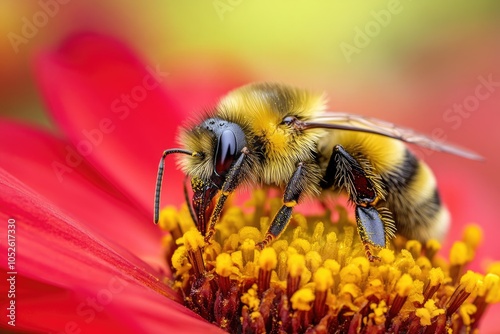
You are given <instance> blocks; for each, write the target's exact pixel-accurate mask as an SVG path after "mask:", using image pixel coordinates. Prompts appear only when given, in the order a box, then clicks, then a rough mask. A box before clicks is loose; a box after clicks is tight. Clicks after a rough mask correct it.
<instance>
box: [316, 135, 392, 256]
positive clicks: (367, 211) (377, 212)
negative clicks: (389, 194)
mask: <svg viewBox="0 0 500 334" xmlns="http://www.w3.org/2000/svg"><path fill="white" fill-rule="evenodd" d="M321 185H322V187H323V188H329V187H331V186H336V187H338V188H341V189H345V191H346V192H347V194H348V196H349V199H350V200H351V201H352V202H353V203H354V205H355V206H356V223H357V228H358V233H359V236H360V238H361V241H362V242H363V246H364V249H365V252H366V255H367V257H368V259H369V260H370V261H373V260H375V259H377V257H376V256H374V255H373V254H372V253H371V247H370V246H375V247H386V244H387V242H388V240H390V239H391V238H392V237H394V234H395V231H396V228H395V225H394V221H393V219H392V215H391V213H390V211H389V210H387V209H386V208H383V207H376V204H377V202H378V201H379V200H380V199H382V198H383V196H384V191H383V187H382V183H381V178H380V176H378V175H376V174H375V173H374V172H373V168H372V166H371V164H370V162H369V161H367V160H366V159H363V158H362V157H359V158H355V157H353V156H352V155H351V154H349V153H348V152H347V151H346V150H345V149H344V147H343V146H341V145H336V146H335V147H334V148H333V152H332V156H331V157H330V161H329V162H328V166H327V168H326V174H325V177H324V179H323V182H322V184H321Z"/></svg>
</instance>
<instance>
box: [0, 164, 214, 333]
mask: <svg viewBox="0 0 500 334" xmlns="http://www.w3.org/2000/svg"><path fill="white" fill-rule="evenodd" d="M0 207H1V208H2V212H0V219H1V220H2V221H4V222H7V221H8V220H9V218H12V219H15V226H16V229H15V231H16V233H15V238H16V239H15V240H16V242H17V245H19V247H18V248H17V253H16V261H15V268H9V271H12V270H16V271H18V272H19V278H20V280H21V281H24V282H26V281H25V278H28V279H30V280H29V281H28V284H26V285H22V288H20V290H19V293H20V295H19V296H18V297H16V301H17V302H18V305H22V304H23V300H26V304H24V305H25V307H27V309H26V313H25V314H32V313H34V314H37V313H38V312H39V311H40V310H39V308H42V309H44V310H50V312H51V314H54V312H55V313H57V314H59V315H63V316H67V317H68V318H61V317H59V316H58V318H59V319H53V321H52V320H50V321H47V319H46V320H45V321H44V320H43V318H37V317H36V316H34V317H18V319H17V323H18V324H19V328H29V329H33V328H37V329H39V330H40V329H44V330H46V329H48V328H47V327H45V326H50V329H51V330H64V329H63V328H64V327H60V326H61V325H63V326H65V324H66V323H67V322H69V321H72V320H74V319H75V317H76V319H78V320H79V323H80V324H82V323H83V324H84V325H87V324H89V323H91V322H92V321H93V319H92V320H91V321H88V322H87V321H85V318H84V317H85V314H86V313H85V311H86V310H88V311H89V312H90V309H91V308H94V309H95V310H97V309H101V311H103V310H104V306H106V309H109V314H111V315H110V319H112V320H114V321H117V320H119V321H120V323H123V324H125V325H126V326H127V327H128V328H129V329H132V331H133V330H134V329H140V328H149V329H151V330H152V331H158V330H162V329H165V328H168V327H175V326H177V325H178V323H177V321H182V319H185V320H186V321H188V322H189V323H190V326H193V328H195V329H200V330H207V328H208V324H207V323H206V322H204V321H201V320H199V318H198V317H197V316H195V315H194V314H193V313H191V311H189V310H187V309H185V308H183V307H181V306H180V305H179V304H176V303H174V302H173V301H172V300H175V299H179V297H178V296H177V295H176V294H175V293H174V292H173V291H172V290H171V289H170V288H169V287H168V286H167V285H166V284H164V283H163V282H162V280H161V279H162V278H161V277H158V276H157V275H155V274H154V273H153V271H152V270H151V268H149V267H148V266H147V265H146V264H145V263H142V262H141V261H139V260H138V259H133V258H132V257H131V256H129V255H128V254H123V253H122V254H120V253H117V252H115V251H114V250H112V249H111V248H110V247H109V246H108V245H107V244H106V243H105V242H104V241H103V240H99V239H98V238H97V237H96V236H95V235H92V233H90V232H88V231H85V230H83V228H82V227H81V226H80V224H79V223H78V222H76V221H74V220H73V219H71V218H70V217H68V216H66V215H65V214H64V213H62V212H60V211H59V210H58V209H57V208H55V207H53V206H52V205H50V204H48V203H46V202H45V201H44V199H43V197H41V196H40V195H38V194H36V193H34V192H32V191H31V190H30V189H29V188H27V187H26V186H25V185H23V184H22V183H20V182H19V181H18V180H17V179H15V178H14V177H12V176H11V175H9V174H8V173H7V172H5V171H4V170H3V169H0ZM0 232H1V233H2V234H3V235H7V224H1V227H0ZM137 242H143V241H142V240H140V239H138V240H137ZM21 244H22V245H23V247H20V246H21ZM0 251H1V252H2V253H4V254H6V253H7V247H6V245H4V244H3V243H2V244H1V245H0ZM6 265H7V263H5V262H3V263H2V264H1V266H2V268H3V269H5V270H6V271H7V267H6ZM37 282H42V283H44V284H38V283H37ZM49 287H59V288H61V289H50V288H49ZM42 288H43V289H44V290H45V289H47V288H48V289H49V291H52V292H54V294H51V296H52V297H50V298H48V299H45V297H47V295H45V294H44V293H43V291H40V290H41V289H42ZM26 289H27V290H26ZM65 291H67V292H65ZM36 297H41V298H43V299H42V300H40V302H39V303H37V300H36ZM166 297H168V298H166ZM169 298H170V299H169ZM89 299H90V301H89ZM58 301H61V302H62V303H58ZM92 301H93V302H94V303H97V305H98V306H92V307H91V306H88V307H87V306H86V304H89V305H91V302H92ZM113 301H116V302H113ZM125 301H128V302H129V305H127V303H125ZM45 302H46V303H45ZM82 303H83V306H82ZM130 304H135V307H136V309H139V308H142V309H141V313H140V314H137V313H135V312H130V310H131V308H130V306H131V305H130ZM42 305H43V306H42ZM145 305H155V306H156V307H155V308H154V309H148V308H144V307H143V306H145ZM48 306H52V307H49V308H48ZM30 307H33V309H30ZM68 310H73V312H69V313H68ZM58 311H61V313H58ZM160 311H161V313H160V314H161V315H162V317H163V318H162V320H163V321H162V322H155V321H154V319H156V318H157V317H158V316H159V314H158V312H160ZM99 312H100V311H99ZM41 313H42V314H43V311H42V312H41ZM105 313H108V311H106V312H105ZM104 317H105V318H106V317H107V316H104ZM49 318H52V317H49ZM54 318H56V317H54ZM82 318H83V322H82ZM148 318H151V319H152V322H151V323H149V324H144V323H143V322H144V320H145V319H148ZM171 318H173V319H175V320H174V321H172V320H171ZM60 320H64V321H60ZM101 324H102V326H105V328H108V327H109V326H108V324H107V323H106V322H101V321H96V322H95V323H93V324H92V325H91V327H94V326H97V327H98V328H99V326H100V325H101ZM160 325H161V327H156V326H160ZM52 326H54V327H52ZM105 328H101V329H103V330H104V329H105ZM190 328H191V327H190ZM153 329H154V330H153Z"/></svg>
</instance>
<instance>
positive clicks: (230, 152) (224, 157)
mask: <svg viewBox="0 0 500 334" xmlns="http://www.w3.org/2000/svg"><path fill="white" fill-rule="evenodd" d="M237 146H238V145H237V143H236V136H235V134H234V132H233V131H231V130H224V131H223V132H222V133H221V135H220V136H219V140H218V143H217V151H216V152H215V172H216V173H217V175H219V176H223V175H225V174H226V173H227V172H228V171H229V168H231V165H232V163H233V161H234V159H235V158H236V153H237V149H238V147H237Z"/></svg>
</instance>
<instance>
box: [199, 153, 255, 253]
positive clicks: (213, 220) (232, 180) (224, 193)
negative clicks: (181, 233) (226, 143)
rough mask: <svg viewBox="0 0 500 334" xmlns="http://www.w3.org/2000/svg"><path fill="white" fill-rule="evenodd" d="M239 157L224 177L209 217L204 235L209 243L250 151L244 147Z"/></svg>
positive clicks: (238, 181)
mask: <svg viewBox="0 0 500 334" xmlns="http://www.w3.org/2000/svg"><path fill="white" fill-rule="evenodd" d="M241 153H242V154H241V155H240V157H239V158H238V160H236V162H235V163H234V165H233V167H232V168H231V170H230V171H229V173H228V174H227V177H226V181H225V182H224V184H223V185H222V189H221V190H220V192H221V195H220V196H219V199H218V200H217V204H216V205H215V209H214V211H213V213H212V216H211V217H210V225H209V226H208V230H207V233H206V234H205V241H206V242H208V243H209V242H210V241H211V240H212V237H213V236H214V234H215V224H217V222H218V221H219V218H220V215H221V213H222V208H223V207H224V203H225V202H226V200H227V198H228V196H229V195H230V194H231V193H232V192H233V191H234V190H235V189H236V187H238V185H239V183H240V180H241V166H242V165H243V161H244V160H245V157H246V156H247V154H249V153H250V151H249V150H248V149H247V148H246V147H244V148H243V150H241Z"/></svg>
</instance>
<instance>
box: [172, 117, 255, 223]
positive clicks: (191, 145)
mask: <svg viewBox="0 0 500 334" xmlns="http://www.w3.org/2000/svg"><path fill="white" fill-rule="evenodd" d="M180 141H181V142H182V143H183V145H184V146H185V148H186V149H187V150H189V151H191V152H196V153H197V154H195V155H191V156H188V155H183V156H182V157H181V159H180V166H181V168H182V170H183V171H184V172H185V174H186V175H188V176H189V177H190V178H191V187H192V190H193V197H192V206H193V209H194V214H195V216H196V218H197V220H198V225H199V227H201V228H200V230H201V231H202V232H204V231H203V226H204V222H206V221H207V219H208V217H210V215H211V211H212V210H211V209H212V200H213V198H214V197H215V195H216V194H217V191H218V190H219V189H220V188H221V187H222V185H223V184H224V181H225V179H226V176H227V174H228V173H229V171H230V170H231V167H232V166H233V164H234V163H235V162H236V160H237V159H238V157H239V156H240V155H241V154H242V153H241V151H242V149H243V148H244V147H245V146H246V145H247V141H246V138H245V134H244V132H243V130H242V129H241V127H240V126H239V125H238V124H236V123H232V122H229V121H226V120H223V119H220V118H217V117H210V118H207V119H205V120H203V121H202V122H201V123H200V124H198V125H197V126H194V127H192V128H191V129H185V130H184V131H182V133H181V136H180ZM200 225H201V226H200Z"/></svg>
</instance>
